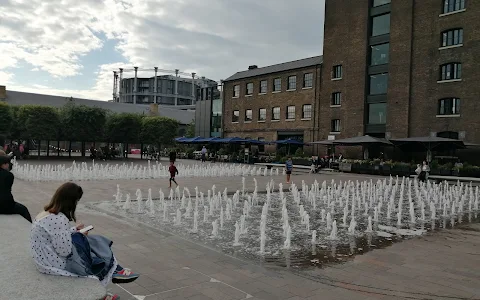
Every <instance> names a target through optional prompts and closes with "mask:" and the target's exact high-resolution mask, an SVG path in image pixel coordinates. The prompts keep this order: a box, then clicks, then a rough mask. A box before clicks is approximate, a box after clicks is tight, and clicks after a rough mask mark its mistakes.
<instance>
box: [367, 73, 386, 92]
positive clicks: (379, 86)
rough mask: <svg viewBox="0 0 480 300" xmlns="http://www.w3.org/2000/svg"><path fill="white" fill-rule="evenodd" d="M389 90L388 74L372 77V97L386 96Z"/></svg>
mask: <svg viewBox="0 0 480 300" xmlns="http://www.w3.org/2000/svg"><path fill="white" fill-rule="evenodd" d="M387 90H388V73H383V74H375V75H370V95H381V94H386V93H387Z"/></svg>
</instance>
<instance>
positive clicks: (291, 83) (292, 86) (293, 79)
mask: <svg viewBox="0 0 480 300" xmlns="http://www.w3.org/2000/svg"><path fill="white" fill-rule="evenodd" d="M287 89H288V90H289V91H290V90H296V89H297V76H295V75H294V76H288V86H287Z"/></svg>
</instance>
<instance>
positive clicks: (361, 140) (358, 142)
mask: <svg viewBox="0 0 480 300" xmlns="http://www.w3.org/2000/svg"><path fill="white" fill-rule="evenodd" d="M332 142H333V144H336V145H351V146H364V145H370V144H383V145H393V144H392V143H391V142H389V141H387V140H385V139H379V138H376V137H373V136H369V135H363V136H356V137H352V138H348V139H341V140H334V141H332Z"/></svg>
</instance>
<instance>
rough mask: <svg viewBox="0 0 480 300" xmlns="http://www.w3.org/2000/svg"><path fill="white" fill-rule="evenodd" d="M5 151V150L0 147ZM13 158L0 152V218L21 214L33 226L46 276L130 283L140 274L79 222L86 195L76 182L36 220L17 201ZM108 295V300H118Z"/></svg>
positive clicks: (37, 259) (34, 244)
mask: <svg viewBox="0 0 480 300" xmlns="http://www.w3.org/2000/svg"><path fill="white" fill-rule="evenodd" d="M0 148H3V147H0ZM10 160H11V156H9V155H7V154H6V153H5V151H4V150H3V149H0V215H1V214H4V215H14V214H18V215H21V216H22V217H23V218H25V219H26V220H27V221H28V222H30V223H32V228H31V234H30V244H31V250H32V257H33V260H34V262H35V264H36V266H37V269H38V270H39V271H40V272H41V273H44V274H49V275H60V276H70V277H89V278H96V279H98V280H99V281H100V282H101V283H102V284H103V285H104V286H106V285H107V284H108V283H110V282H113V283H118V284H121V283H128V282H132V281H134V280H136V279H137V278H138V277H139V275H138V274H136V273H134V272H132V271H131V270H130V269H127V268H124V267H122V266H121V265H120V264H119V263H118V262H117V260H116V258H115V256H114V254H113V252H112V249H111V246H112V243H113V242H112V241H111V240H109V239H107V238H106V237H103V236H100V235H89V234H88V231H83V230H82V229H84V228H85V225H83V224H76V225H75V226H71V222H76V221H77V219H76V215H75V211H76V208H77V205H78V202H79V201H80V199H81V198H82V196H83V190H82V188H81V187H80V186H79V185H77V184H75V183H73V182H67V183H64V184H62V185H61V186H60V187H59V188H58V189H57V191H56V192H55V194H54V195H53V197H52V198H51V200H50V202H49V203H48V204H47V205H45V207H44V209H43V210H42V211H41V212H40V213H39V214H38V215H37V217H36V218H35V219H34V220H32V217H31V215H30V212H29V211H28V209H27V208H26V207H25V206H24V205H23V204H20V203H18V202H16V201H15V200H14V197H13V194H12V186H13V182H14V175H13V173H11V172H10V168H11V165H10ZM118 299H120V297H119V296H118V295H115V294H110V293H109V294H107V295H106V296H105V297H104V300H118Z"/></svg>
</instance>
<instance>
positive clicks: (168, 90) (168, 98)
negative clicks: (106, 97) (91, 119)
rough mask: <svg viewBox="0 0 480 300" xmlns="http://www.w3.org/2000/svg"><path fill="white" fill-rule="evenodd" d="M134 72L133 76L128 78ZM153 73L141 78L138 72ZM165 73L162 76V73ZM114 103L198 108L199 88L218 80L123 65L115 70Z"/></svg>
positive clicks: (175, 71) (174, 71) (171, 71)
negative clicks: (125, 67) (196, 106)
mask: <svg viewBox="0 0 480 300" xmlns="http://www.w3.org/2000/svg"><path fill="white" fill-rule="evenodd" d="M132 71H133V73H134V76H133V77H130V78H126V76H127V74H131V72H132ZM139 71H141V72H142V73H145V72H152V75H153V76H151V77H139V76H138V72H139ZM159 73H162V75H159ZM113 78H114V80H113V102H120V103H133V104H152V103H156V104H161V105H172V106H192V109H193V108H195V102H196V98H197V91H198V90H199V89H202V88H205V87H207V86H212V85H216V84H217V82H216V81H214V80H211V79H208V78H205V77H198V76H197V75H196V73H191V74H188V73H183V72H180V71H179V70H178V69H176V70H163V69H159V68H157V67H155V68H153V69H139V68H138V67H134V68H133V69H124V68H120V69H119V71H114V72H113Z"/></svg>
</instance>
